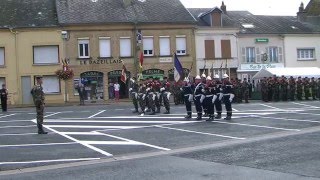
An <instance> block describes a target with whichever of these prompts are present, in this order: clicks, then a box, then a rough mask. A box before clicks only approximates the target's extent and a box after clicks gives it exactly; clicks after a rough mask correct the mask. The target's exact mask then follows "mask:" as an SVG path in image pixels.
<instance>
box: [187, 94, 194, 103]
mask: <svg viewBox="0 0 320 180" xmlns="http://www.w3.org/2000/svg"><path fill="white" fill-rule="evenodd" d="M188 100H189V102H192V100H193V95H191V94H190V95H189V99H188Z"/></svg>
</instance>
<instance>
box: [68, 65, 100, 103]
mask: <svg viewBox="0 0 320 180" xmlns="http://www.w3.org/2000/svg"><path fill="white" fill-rule="evenodd" d="M103 77H104V74H103V73H102V72H99V71H87V72H83V73H81V74H80V79H74V87H75V90H74V92H75V93H74V94H75V95H78V92H77V87H78V86H79V84H82V85H83V86H84V89H85V93H84V98H85V100H86V101H95V100H96V101H101V100H104V82H103Z"/></svg>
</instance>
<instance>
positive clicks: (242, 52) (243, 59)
mask: <svg viewBox="0 0 320 180" xmlns="http://www.w3.org/2000/svg"><path fill="white" fill-rule="evenodd" d="M241 58H242V62H243V63H246V62H247V61H246V48H244V47H243V48H241Z"/></svg>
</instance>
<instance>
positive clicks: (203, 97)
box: [200, 95, 206, 103]
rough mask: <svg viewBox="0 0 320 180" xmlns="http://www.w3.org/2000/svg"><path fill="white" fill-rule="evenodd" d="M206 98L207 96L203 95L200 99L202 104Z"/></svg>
mask: <svg viewBox="0 0 320 180" xmlns="http://www.w3.org/2000/svg"><path fill="white" fill-rule="evenodd" d="M205 98H206V96H205V95H201V98H200V103H202V102H203V100H204V99H205Z"/></svg>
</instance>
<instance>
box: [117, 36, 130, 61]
mask: <svg viewBox="0 0 320 180" xmlns="http://www.w3.org/2000/svg"><path fill="white" fill-rule="evenodd" d="M120 57H131V39H130V38H120Z"/></svg>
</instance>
